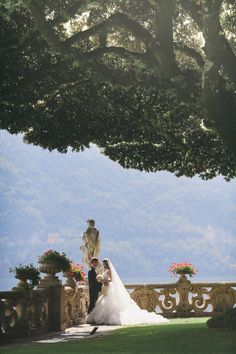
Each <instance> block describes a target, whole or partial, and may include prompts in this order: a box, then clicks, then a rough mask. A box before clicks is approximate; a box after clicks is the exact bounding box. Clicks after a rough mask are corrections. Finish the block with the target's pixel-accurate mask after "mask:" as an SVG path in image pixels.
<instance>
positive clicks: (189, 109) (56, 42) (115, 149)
mask: <svg viewBox="0 0 236 354" xmlns="http://www.w3.org/2000/svg"><path fill="white" fill-rule="evenodd" d="M0 22H1V24H0V43H1V46H0V60H1V67H0V83H1V85H0V95H1V100H0V108H1V109H0V124H1V128H2V129H7V130H8V131H9V132H10V133H12V134H16V133H19V132H21V133H23V134H24V137H25V141H26V142H28V143H33V144H36V145H40V146H42V147H43V148H48V149H49V150H53V149H57V150H58V151H60V152H66V151H67V149H68V148H69V147H71V148H72V149H73V150H75V151H80V150H83V149H84V148H85V147H88V146H89V145H90V144H91V143H93V144H96V145H97V146H98V147H99V148H101V150H102V151H103V153H104V154H106V155H107V156H109V157H110V158H111V159H112V160H114V161H118V162H119V163H120V164H121V165H122V166H123V167H125V168H135V169H139V170H145V171H160V170H167V171H170V172H173V173H175V174H176V175H177V176H181V175H186V176H190V177H191V176H194V175H199V176H200V177H202V178H205V179H207V178H212V177H214V176H216V175H219V174H221V175H223V176H224V177H225V178H226V179H231V178H233V177H234V176H235V175H236V115H235V108H236V100H235V88H236V85H235V84H236V56H235V48H236V34H235V32H234V29H235V24H236V5H235V1H233V0H231V1H230V0H224V1H223V0H137V1H136V0H127V1H121V0H101V1H89V0H4V1H3V0H0Z"/></svg>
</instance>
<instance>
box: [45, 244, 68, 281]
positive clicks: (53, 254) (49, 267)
mask: <svg viewBox="0 0 236 354" xmlns="http://www.w3.org/2000/svg"><path fill="white" fill-rule="evenodd" d="M38 263H39V270H40V272H42V273H45V274H46V275H45V276H44V278H43V279H42V280H41V281H40V285H39V286H40V287H44V286H50V285H56V284H61V281H59V279H58V277H57V276H56V273H59V272H62V271H63V272H66V271H67V270H68V269H69V267H70V261H69V259H68V258H67V257H66V254H65V253H64V252H62V253H60V252H58V251H55V250H48V251H46V252H44V253H43V254H42V255H41V256H39V259H38Z"/></svg>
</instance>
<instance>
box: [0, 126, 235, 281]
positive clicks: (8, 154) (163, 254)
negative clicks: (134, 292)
mask: <svg viewBox="0 0 236 354" xmlns="http://www.w3.org/2000/svg"><path fill="white" fill-rule="evenodd" d="M0 139H1V156H0V162H1V176H0V188H1V206H0V208H1V209H0V211H1V226H0V252H1V254H0V256H1V264H2V266H1V272H0V277H1V278H4V277H5V278H6V277H9V273H8V268H9V267H10V266H13V265H17V264H19V263H20V262H21V263H29V262H34V263H37V257H38V255H39V254H41V253H42V252H43V251H45V250H46V249H48V248H54V249H57V250H59V251H66V252H67V254H68V255H69V256H70V258H72V259H73V260H74V261H78V262H80V260H81V253H80V250H79V247H80V245H81V237H82V233H83V231H84V230H85V229H86V220H87V219H88V218H93V219H95V220H96V227H97V228H98V229H99V230H100V234H101V239H102V255H101V256H108V257H110V258H111V259H112V260H113V263H114V264H115V265H116V266H117V269H118V270H119V272H120V274H121V276H122V277H123V278H126V279H127V278H139V279H140V278H146V279H150V278H153V279H156V281H158V280H160V279H164V278H168V273H167V270H168V266H169V265H170V264H171V263H172V262H174V261H176V262H178V261H185V260H187V261H190V262H193V263H194V264H195V265H196V266H197V267H198V269H199V276H198V277H199V279H200V278H207V279H213V278H214V279H215V278H219V279H221V280H224V279H226V278H228V277H231V278H233V277H235V275H236V260H235V253H236V237H235V234H236V217H235V216H236V182H235V181H231V182H229V183H227V182H225V181H224V180H223V179H222V178H220V177H219V178H216V179H214V180H212V181H202V180H200V179H199V178H192V179H187V178H183V177H182V178H176V177H175V176H173V175H171V174H170V173H164V172H160V173H155V174H154V173H149V174H148V173H143V172H142V173H141V172H138V171H133V170H125V169H123V168H122V167H120V166H119V165H118V164H117V163H114V162H112V161H110V160H109V159H108V158H106V157H105V156H103V155H102V154H101V153H100V152H99V150H98V149H97V148H96V147H93V148H92V149H89V150H86V151H85V152H83V153H72V152H69V153H67V154H59V153H57V152H48V151H46V150H43V149H41V148H39V147H35V146H32V145H26V144H24V143H23V142H22V137H21V136H19V135H18V136H11V135H9V134H8V133H6V132H2V133H1V135H0ZM170 279H171V278H170ZM196 279H197V278H196Z"/></svg>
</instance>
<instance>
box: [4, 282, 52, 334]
mask: <svg viewBox="0 0 236 354" xmlns="http://www.w3.org/2000/svg"><path fill="white" fill-rule="evenodd" d="M48 300H49V296H48V292H47V290H46V289H42V290H34V291H31V290H27V291H17V290H16V291H2V292H0V338H16V337H24V336H30V335H33V334H35V333H39V332H45V331H47V330H48Z"/></svg>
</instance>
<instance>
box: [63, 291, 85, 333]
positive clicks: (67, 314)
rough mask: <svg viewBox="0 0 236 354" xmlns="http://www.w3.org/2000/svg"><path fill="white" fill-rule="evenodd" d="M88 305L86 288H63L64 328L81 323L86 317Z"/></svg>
mask: <svg viewBox="0 0 236 354" xmlns="http://www.w3.org/2000/svg"><path fill="white" fill-rule="evenodd" d="M88 305H89V295H88V287H87V286H77V287H75V286H74V287H70V286H65V311H64V328H68V327H71V326H73V325H78V324H80V323H82V322H83V321H84V319H85V318H86V316H87V312H88Z"/></svg>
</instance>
